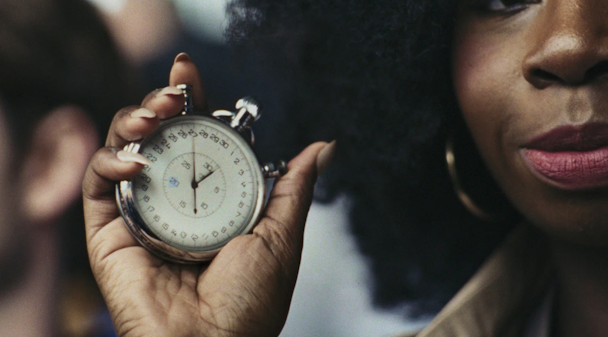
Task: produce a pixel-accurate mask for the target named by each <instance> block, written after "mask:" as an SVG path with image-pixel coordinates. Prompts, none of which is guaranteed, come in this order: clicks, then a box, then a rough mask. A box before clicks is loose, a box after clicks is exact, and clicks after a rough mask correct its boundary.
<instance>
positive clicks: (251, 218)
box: [116, 85, 286, 263]
mask: <svg viewBox="0 0 608 337" xmlns="http://www.w3.org/2000/svg"><path fill="white" fill-rule="evenodd" d="M178 88H180V89H181V90H182V92H183V95H184V97H185V104H184V110H183V112H182V113H181V115H178V116H177V117H173V118H171V119H168V120H165V121H164V122H162V123H161V124H160V126H159V127H158V129H157V130H156V131H154V132H153V133H152V134H151V135H149V136H148V137H146V138H144V139H143V140H141V141H137V142H132V143H130V144H128V145H127V146H126V147H125V151H130V152H136V153H140V154H142V155H143V156H144V157H146V158H147V159H148V161H149V162H150V164H149V165H146V166H144V168H143V170H142V171H141V172H140V173H139V174H137V175H136V176H135V177H133V178H132V179H131V180H123V181H121V182H119V183H118V184H117V185H116V199H117V203H118V206H119V209H120V213H121V215H122V217H123V218H124V220H125V223H126V225H127V227H128V229H129V231H130V232H131V233H132V234H133V236H134V237H135V238H136V239H137V240H138V241H139V242H140V243H141V245H142V246H144V247H145V248H147V249H148V250H150V251H151V252H152V253H154V254H156V255H157V256H159V257H161V258H164V259H167V260H171V261H174V262H181V263H195V262H201V261H207V260H211V259H212V258H213V257H214V256H215V255H216V254H217V253H218V252H219V250H220V249H221V248H222V247H223V246H225V245H226V244H227V243H228V242H229V241H230V240H231V239H233V238H235V237H237V236H239V235H243V234H247V233H250V232H251V230H252V228H253V226H254V225H255V224H256V223H257V221H258V220H259V218H260V216H261V214H262V211H263V208H264V206H265V203H266V179H267V178H274V177H278V176H280V175H282V174H284V173H285V171H286V164H285V162H284V161H279V162H278V163H277V164H266V165H260V164H259V162H258V159H257V157H256V155H255V153H254V151H253V149H252V145H253V142H254V137H253V131H252V130H251V124H252V123H253V122H254V121H256V120H257V119H259V118H260V115H261V109H260V107H259V105H258V104H257V103H256V102H255V100H254V99H252V98H249V97H247V98H243V99H240V100H239V101H238V102H237V104H236V109H237V111H236V112H231V111H226V110H218V111H215V112H213V113H212V114H207V115H205V114H196V113H194V111H193V104H192V96H191V89H192V88H191V86H189V85H179V86H178Z"/></svg>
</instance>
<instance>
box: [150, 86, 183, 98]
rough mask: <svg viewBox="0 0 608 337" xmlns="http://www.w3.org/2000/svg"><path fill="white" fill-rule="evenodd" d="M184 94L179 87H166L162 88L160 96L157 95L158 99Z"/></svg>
mask: <svg viewBox="0 0 608 337" xmlns="http://www.w3.org/2000/svg"><path fill="white" fill-rule="evenodd" d="M183 94H184V91H183V90H182V89H179V88H177V87H164V88H162V89H161V90H160V91H159V92H158V94H156V97H159V96H162V95H170V96H178V95H179V96H181V95H183Z"/></svg>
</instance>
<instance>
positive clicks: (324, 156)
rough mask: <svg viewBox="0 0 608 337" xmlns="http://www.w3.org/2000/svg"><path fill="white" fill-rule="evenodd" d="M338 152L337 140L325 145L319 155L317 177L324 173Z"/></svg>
mask: <svg viewBox="0 0 608 337" xmlns="http://www.w3.org/2000/svg"><path fill="white" fill-rule="evenodd" d="M335 153H336V141H335V140H334V141H333V142H331V143H329V144H327V145H325V147H324V148H323V149H322V150H321V152H319V154H318V155H317V177H318V176H320V175H321V174H323V172H325V170H326V169H327V167H328V166H329V164H330V163H331V161H332V159H333V158H334V155H335Z"/></svg>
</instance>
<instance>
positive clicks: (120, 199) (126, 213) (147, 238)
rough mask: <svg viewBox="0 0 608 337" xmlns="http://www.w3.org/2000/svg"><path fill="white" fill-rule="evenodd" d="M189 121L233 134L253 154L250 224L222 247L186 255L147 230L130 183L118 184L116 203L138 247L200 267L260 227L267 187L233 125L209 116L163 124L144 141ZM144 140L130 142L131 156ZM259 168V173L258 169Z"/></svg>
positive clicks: (257, 163)
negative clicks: (196, 264)
mask: <svg viewBox="0 0 608 337" xmlns="http://www.w3.org/2000/svg"><path fill="white" fill-rule="evenodd" d="M189 120H206V121H208V122H211V123H213V124H215V125H216V126H217V127H218V128H220V129H221V130H222V131H225V132H227V133H230V134H231V135H233V136H235V138H236V139H239V140H240V141H242V144H240V145H242V146H241V148H242V150H243V151H249V152H250V156H249V157H250V158H251V160H252V161H253V162H252V165H253V168H252V171H253V176H254V180H255V184H256V191H257V195H256V196H255V199H256V200H255V206H254V210H253V213H252V216H251V220H250V221H249V222H248V223H247V224H246V225H245V226H243V228H242V229H241V230H240V231H239V232H238V233H237V234H235V235H234V236H233V237H232V238H231V239H229V240H227V241H226V242H225V243H224V244H223V245H221V246H219V247H216V248H213V249H209V250H202V251H197V252H193V251H186V250H183V249H179V248H176V247H173V246H172V245H170V244H168V243H166V242H164V241H162V240H161V239H159V238H158V237H157V236H156V235H155V234H154V233H153V232H152V231H151V230H150V229H149V227H148V225H147V224H146V223H145V221H144V220H143V219H142V217H141V216H140V215H139V212H138V211H137V208H136V207H135V200H134V197H133V189H132V182H131V180H123V181H120V182H119V183H117V184H116V201H117V204H118V208H119V210H120V213H121V215H122V218H123V219H124V221H125V224H126V227H127V228H128V229H129V231H130V232H131V234H133V236H134V237H135V238H136V239H137V241H139V243H140V244H141V245H142V246H143V247H145V248H146V249H148V250H149V251H150V252H152V253H154V254H155V255H157V256H158V257H160V258H163V259H166V260H169V261H173V262H178V263H199V262H204V261H209V260H211V259H213V257H215V255H217V254H218V253H219V251H220V250H221V249H222V248H223V247H224V246H225V245H226V244H227V243H228V242H230V241H231V240H232V239H234V238H236V237H238V236H240V235H246V234H249V233H251V231H252V230H253V227H254V226H255V225H256V224H257V223H258V221H259V219H260V217H261V215H262V213H263V209H264V205H265V204H266V183H265V179H264V176H263V173H262V166H261V165H260V163H259V160H258V159H257V156H256V154H255V152H254V150H253V148H252V147H251V146H250V144H249V143H248V142H247V140H246V139H244V138H243V137H242V136H241V134H239V133H238V132H237V131H236V130H234V129H233V128H232V127H230V125H228V124H227V123H226V122H224V121H223V120H221V119H218V118H215V117H209V116H201V115H185V116H177V117H174V118H171V119H168V120H165V121H163V122H162V123H161V125H160V126H159V127H158V129H157V130H155V131H154V133H153V134H152V135H150V136H148V137H146V138H145V139H148V138H150V137H153V136H154V135H155V134H157V133H158V132H160V131H162V130H163V129H164V128H167V127H170V126H171V125H173V124H176V123H183V122H188V121H189ZM145 139H142V140H141V141H136V142H131V143H129V144H128V145H127V146H125V148H124V150H125V151H129V152H134V153H138V152H139V150H140V149H141V144H142V143H143V142H144V141H145ZM256 168H257V169H256Z"/></svg>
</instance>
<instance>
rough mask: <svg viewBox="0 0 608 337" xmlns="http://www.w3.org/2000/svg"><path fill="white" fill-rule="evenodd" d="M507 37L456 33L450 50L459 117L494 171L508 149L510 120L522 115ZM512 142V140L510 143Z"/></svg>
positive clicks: (515, 64) (503, 161) (513, 57)
mask: <svg viewBox="0 0 608 337" xmlns="http://www.w3.org/2000/svg"><path fill="white" fill-rule="evenodd" d="M509 42H510V41H508V40H503V41H496V39H492V38H486V37H484V36H482V35H479V34H466V33H462V34H458V35H457V36H456V40H455V46H457V47H456V48H454V51H453V57H452V59H453V64H452V69H454V71H453V81H454V88H455V91H456V96H457V98H458V102H459V105H460V109H461V111H462V114H463V117H464V119H465V121H466V123H467V125H468V127H469V129H470V131H471V134H472V136H473V139H474V140H475V142H476V144H477V146H478V148H479V151H480V153H481V156H482V157H483V158H484V160H485V161H486V163H487V164H488V166H489V167H490V169H491V171H492V172H493V173H494V175H497V174H499V173H500V172H499V171H500V169H501V168H504V167H505V165H506V161H507V160H508V159H509V158H506V157H505V156H504V155H505V154H508V153H510V151H509V149H507V147H510V145H511V143H512V142H511V141H510V140H509V139H510V137H505V136H508V135H509V134H511V133H513V130H514V129H515V128H514V124H515V123H516V122H517V121H520V120H521V119H522V116H519V115H518V113H517V111H518V110H519V109H518V107H517V103H516V102H514V101H513V100H511V99H509V97H511V96H512V95H513V94H514V91H516V90H517V83H518V78H519V73H520V71H519V69H518V68H519V62H517V59H518V58H519V56H518V55H515V53H513V52H512V50H513V45H512V44H510V43H509ZM513 146H515V144H513Z"/></svg>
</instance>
